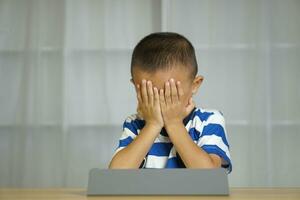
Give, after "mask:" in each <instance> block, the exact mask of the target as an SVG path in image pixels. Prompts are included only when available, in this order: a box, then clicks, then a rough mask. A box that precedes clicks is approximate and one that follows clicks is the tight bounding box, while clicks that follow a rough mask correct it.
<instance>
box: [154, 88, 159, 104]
mask: <svg viewBox="0 0 300 200" xmlns="http://www.w3.org/2000/svg"><path fill="white" fill-rule="evenodd" d="M153 92H154V105H158V104H159V94H158V89H157V88H156V87H154V88H153Z"/></svg>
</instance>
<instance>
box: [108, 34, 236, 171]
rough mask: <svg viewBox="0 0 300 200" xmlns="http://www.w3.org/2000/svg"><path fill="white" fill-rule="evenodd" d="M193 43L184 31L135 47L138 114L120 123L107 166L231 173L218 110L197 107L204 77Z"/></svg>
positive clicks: (151, 38) (154, 37)
mask: <svg viewBox="0 0 300 200" xmlns="http://www.w3.org/2000/svg"><path fill="white" fill-rule="evenodd" d="M197 72H198V66H197V61H196V56H195V50H194V47H193V46H192V44H191V43H190V42H189V41H188V40H187V39H186V38H185V37H184V36H182V35H179V34H177V33H170V32H163V33H152V34H150V35H148V36H146V37H145V38H143V39H142V40H141V41H140V42H139V43H138V44H137V46H136V47H135V48H134V51H133V54H132V60H131V75H132V79H131V82H132V83H133V84H134V86H135V90H136V93H137V100H138V108H137V114H134V115H131V116H129V117H128V118H127V119H126V120H125V122H124V124H123V133H122V135H121V138H120V140H119V146H118V148H117V149H116V151H115V153H114V156H113V158H112V160H111V162H110V165H109V168H110V169H116V168H127V169H128V168H217V167H223V168H225V169H226V170H227V172H228V173H230V172H231V169H232V167H231V160H230V153H229V144H228V142H227V138H226V131H225V121H224V118H223V115H222V113H221V112H219V111H216V110H205V109H202V108H196V107H195V104H194V102H193V100H192V95H193V94H195V93H196V92H197V90H198V88H199V86H200V85H201V83H202V81H203V77H202V76H199V75H197Z"/></svg>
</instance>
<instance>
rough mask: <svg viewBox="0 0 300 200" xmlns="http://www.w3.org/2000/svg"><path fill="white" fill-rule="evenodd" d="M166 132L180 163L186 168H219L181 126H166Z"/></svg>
mask: <svg viewBox="0 0 300 200" xmlns="http://www.w3.org/2000/svg"><path fill="white" fill-rule="evenodd" d="M166 130H167V132H168V135H169V137H170V140H171V141H172V143H173V144H174V147H175V149H176V151H177V152H178V153H179V155H180V157H181V159H182V161H183V162H184V164H185V166H186V167H187V168H214V167H219V166H218V164H216V163H214V161H213V160H212V158H211V157H210V155H209V154H207V153H206V152H205V151H204V150H202V149H201V148H200V147H199V146H198V145H197V144H195V143H194V141H193V140H192V138H191V137H190V136H189V134H188V132H187V130H186V129H185V127H184V125H183V124H180V123H179V124H173V125H171V126H167V127H166Z"/></svg>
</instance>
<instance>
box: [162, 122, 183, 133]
mask: <svg viewBox="0 0 300 200" xmlns="http://www.w3.org/2000/svg"><path fill="white" fill-rule="evenodd" d="M179 126H184V125H183V121H181V120H173V121H169V122H166V123H165V129H166V130H167V131H168V130H174V129H177V128H178V127H179Z"/></svg>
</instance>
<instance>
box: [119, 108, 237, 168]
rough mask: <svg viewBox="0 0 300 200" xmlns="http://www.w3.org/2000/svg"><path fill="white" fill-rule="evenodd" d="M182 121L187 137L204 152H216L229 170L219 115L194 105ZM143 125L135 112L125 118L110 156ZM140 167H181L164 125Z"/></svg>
mask: <svg viewBox="0 0 300 200" xmlns="http://www.w3.org/2000/svg"><path fill="white" fill-rule="evenodd" d="M183 123H184V125H185V128H186V130H187V131H188V133H189V135H190V137H191V139H192V140H193V141H194V142H195V143H196V144H197V145H198V146H199V147H200V148H202V149H203V150H204V151H206V152H207V153H209V154H217V155H219V156H220V157H221V158H222V167H223V168H225V169H226V170H227V172H228V173H230V172H231V170H232V165H231V160H230V152H229V144H228V140H227V134H226V130H225V120H224V117H223V114H222V113H221V112H219V111H217V110H206V109H202V108H194V109H193V111H191V113H190V114H189V115H188V116H187V117H186V118H185V119H184V120H183ZM144 125H145V120H143V119H141V118H139V117H138V115H137V114H134V115H131V116H129V117H127V118H126V120H125V122H124V124H123V132H122V135H121V138H120V140H119V145H118V147H117V149H116V150H115V153H114V155H115V154H116V153H117V152H118V151H120V150H122V149H123V148H125V147H126V146H127V145H129V144H130V143H131V142H132V141H133V140H134V138H135V137H136V136H137V135H138V134H139V132H140V130H141V129H142V128H143V127H144ZM140 168H185V165H184V163H183V161H182V160H181V158H180V156H179V154H178V153H177V152H176V149H175V147H174V146H173V144H172V142H171V141H170V139H169V137H168V134H167V132H166V130H165V129H164V128H163V129H162V130H161V132H160V134H159V135H158V136H157V138H156V139H155V141H154V143H153V145H152V147H151V148H150V150H149V152H148V153H147V155H146V156H145V158H144V161H143V162H142V164H141V166H140Z"/></svg>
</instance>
